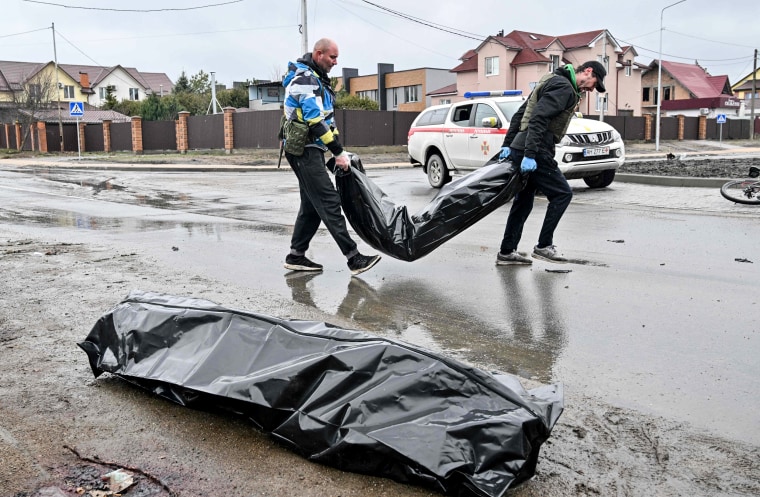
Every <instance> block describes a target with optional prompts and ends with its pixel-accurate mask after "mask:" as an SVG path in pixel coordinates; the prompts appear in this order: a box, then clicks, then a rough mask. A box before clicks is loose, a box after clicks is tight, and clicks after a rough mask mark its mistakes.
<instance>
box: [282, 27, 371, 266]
mask: <svg viewBox="0 0 760 497" xmlns="http://www.w3.org/2000/svg"><path fill="white" fill-rule="evenodd" d="M337 63H338V45H337V44H336V43H335V42H334V41H332V40H330V39H327V38H323V39H321V40H319V41H317V42H316V43H315V44H314V50H313V51H312V52H311V53H307V54H305V55H304V56H303V57H301V58H300V59H298V60H297V61H296V63H295V64H293V63H292V62H291V63H289V64H288V74H287V76H286V77H285V79H284V81H283V82H282V84H283V86H284V87H285V105H284V112H285V117H286V118H287V120H288V121H290V122H291V123H294V125H293V126H287V127H284V129H286V130H288V129H292V130H298V129H299V128H300V130H301V134H300V136H299V135H296V134H295V132H293V134H292V135H291V136H288V134H286V135H285V137H284V138H285V141H286V142H288V141H292V142H295V141H296V140H297V139H303V140H304V143H302V144H301V147H302V150H299V151H298V152H292V153H291V152H288V150H292V149H291V148H290V147H288V146H286V147H285V158H286V159H287V160H288V163H289V164H290V167H291V168H292V169H293V171H294V172H295V173H296V176H297V177H298V186H299V188H300V190H301V206H300V208H299V210H298V217H297V218H296V223H295V226H294V228H293V237H292V238H291V241H290V253H289V254H288V255H287V256H286V257H285V268H286V269H290V270H291V271H321V270H322V265H321V264H317V263H316V262H314V261H312V260H310V259H308V258H307V257H306V250H307V249H308V248H309V243H310V242H311V239H312V238H313V237H314V235H315V234H316V233H317V229H318V228H319V224H320V223H321V222H323V223H325V226H326V227H327V230H328V231H329V232H330V235H332V237H333V239H334V240H335V242H336V243H337V244H338V247H339V248H340V250H341V252H343V255H344V256H345V257H346V260H347V264H348V268H349V269H350V270H351V274H359V273H362V272H364V271H366V270H368V269H370V268H371V267H372V266H374V265H375V264H377V262H378V261H379V260H380V256H379V255H373V256H365V255H362V254H360V253H359V250H358V249H357V247H356V242H354V241H353V240H352V239H351V236H350V235H349V233H348V229H347V227H346V220H345V218H344V217H343V214H342V213H341V211H340V197H339V196H338V192H337V191H336V190H335V187H334V186H333V184H332V182H331V181H330V177H329V176H328V175H327V169H325V152H327V151H328V150H329V151H330V152H331V153H332V154H333V156H334V157H335V166H336V167H339V168H341V169H343V170H344V171H348V169H349V167H350V161H349V157H348V153H346V151H345V150H343V146H342V145H341V144H340V141H339V140H338V130H337V128H336V127H335V119H334V110H333V102H334V100H335V94H334V92H333V89H332V87H331V83H330V78H329V77H328V76H327V73H329V72H330V69H332V68H333V66H335V65H336V64H337ZM286 145H287V143H286Z"/></svg>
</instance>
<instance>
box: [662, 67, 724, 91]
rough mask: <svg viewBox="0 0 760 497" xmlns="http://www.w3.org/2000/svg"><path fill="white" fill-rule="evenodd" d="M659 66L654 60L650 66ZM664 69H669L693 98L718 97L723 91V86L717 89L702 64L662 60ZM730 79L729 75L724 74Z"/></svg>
mask: <svg viewBox="0 0 760 497" xmlns="http://www.w3.org/2000/svg"><path fill="white" fill-rule="evenodd" d="M654 67H657V61H656V60H655V61H653V62H652V64H651V65H650V68H654ZM662 70H663V71H667V72H668V74H670V75H671V76H672V77H673V78H674V79H676V80H677V81H678V82H679V83H680V84H681V85H683V87H684V88H686V89H687V90H688V91H689V93H691V94H692V96H693V97H692V98H710V97H717V96H719V95H721V94H722V93H723V86H721V87H720V89H716V87H715V84H714V83H713V82H712V81H711V80H710V79H711V78H712V76H710V75H709V74H708V73H707V71H705V70H704V69H703V68H702V67H701V66H699V65H696V64H684V63H682V62H670V61H667V60H663V61H662ZM723 77H725V78H726V80H725V81H726V82H727V81H728V77H727V76H723Z"/></svg>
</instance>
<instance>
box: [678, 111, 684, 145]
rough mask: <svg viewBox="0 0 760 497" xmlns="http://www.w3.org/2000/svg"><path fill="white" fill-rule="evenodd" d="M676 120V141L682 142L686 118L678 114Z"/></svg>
mask: <svg viewBox="0 0 760 497" xmlns="http://www.w3.org/2000/svg"><path fill="white" fill-rule="evenodd" d="M676 118H677V119H678V139H679V140H683V133H684V128H685V127H686V116H684V115H683V114H678V115H677V116H676Z"/></svg>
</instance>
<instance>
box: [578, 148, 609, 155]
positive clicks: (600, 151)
mask: <svg viewBox="0 0 760 497" xmlns="http://www.w3.org/2000/svg"><path fill="white" fill-rule="evenodd" d="M609 154H610V147H596V148H584V149H583V156H584V157H595V156H597V155H609Z"/></svg>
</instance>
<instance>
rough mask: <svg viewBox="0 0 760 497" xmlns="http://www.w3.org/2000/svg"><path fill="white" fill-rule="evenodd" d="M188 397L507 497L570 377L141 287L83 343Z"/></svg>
mask: <svg viewBox="0 0 760 497" xmlns="http://www.w3.org/2000/svg"><path fill="white" fill-rule="evenodd" d="M79 346H80V347H81V348H82V349H83V350H84V351H85V352H86V353H87V356H88V358H89V362H90V366H91V368H92V372H93V373H94V374H95V376H96V377H98V376H100V375H101V374H102V373H104V372H108V373H112V374H115V375H118V376H120V377H121V378H123V379H125V380H127V381H129V382H132V383H134V384H137V385H139V386H141V387H144V388H146V389H147V390H149V391H151V392H153V393H155V394H157V395H160V396H162V397H164V398H167V399H169V400H171V401H173V402H177V403H179V404H181V405H185V406H194V407H198V408H216V409H224V410H228V411H232V412H234V413H236V414H240V415H243V416H245V417H246V418H247V419H249V420H251V421H252V422H253V423H255V424H256V425H257V426H258V427H259V428H260V429H261V430H263V431H265V432H267V433H269V434H270V435H271V436H272V437H273V438H275V439H276V440H278V441H279V442H281V443H283V444H284V445H286V446H287V447H289V448H290V449H292V450H294V451H295V452H297V453H299V454H301V455H302V456H304V457H307V458H308V459H309V460H311V461H315V462H319V463H323V464H326V465H330V466H334V467H337V468H340V469H342V470H346V471H353V472H357V473H364V474H370V475H376V476H383V477H388V478H393V479H395V480H397V481H401V482H408V483H413V484H418V485H422V486H426V487H430V488H433V489H436V490H438V491H440V492H443V493H448V494H450V495H462V496H479V497H496V496H503V495H504V494H505V492H506V491H507V489H508V488H511V487H514V486H515V485H517V484H519V483H521V482H523V481H525V480H527V479H529V478H530V477H531V476H533V474H534V473H535V469H536V463H537V460H538V455H539V449H540V447H541V444H542V443H543V442H544V441H545V440H546V439H547V438H548V437H549V435H550V432H551V430H552V428H553V426H554V424H555V423H556V421H557V419H558V418H559V416H560V414H561V412H562V409H563V393H562V386H561V385H547V386H542V387H539V388H536V389H533V390H531V391H526V390H524V389H523V387H522V386H521V385H520V383H519V381H518V380H517V378H515V377H513V376H510V375H501V374H498V375H497V374H489V373H486V372H484V371H481V370H479V369H476V368H474V367H471V366H467V365H465V364H463V363H460V362H458V361H456V360H454V359H450V358H447V357H443V356H440V355H437V354H435V353H432V352H429V351H426V350H424V349H421V348H417V347H414V346H411V345H408V344H406V343H403V342H400V341H396V340H392V339H389V338H381V337H378V336H373V335H370V334H368V333H364V332H360V331H354V330H346V329H341V328H337V327H335V326H333V325H330V324H327V323H322V322H312V321H297V320H293V321H289V320H282V319H277V318H273V317H268V316H264V315H259V314H254V313H251V312H246V311H240V310H233V309H228V308H225V307H222V306H220V305H218V304H215V303H214V302H210V301H207V300H201V299H195V298H191V297H178V296H172V295H165V294H156V293H144V292H139V291H133V292H132V293H130V295H129V296H127V298H126V299H125V300H123V301H122V302H121V303H119V304H117V305H116V306H115V307H114V308H113V309H111V310H110V311H109V312H108V313H106V314H105V315H103V316H102V317H101V318H100V319H99V320H98V321H97V323H96V324H95V326H94V327H93V328H92V331H90V333H89V335H88V336H87V338H85V340H84V341H82V342H81V343H79Z"/></svg>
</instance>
